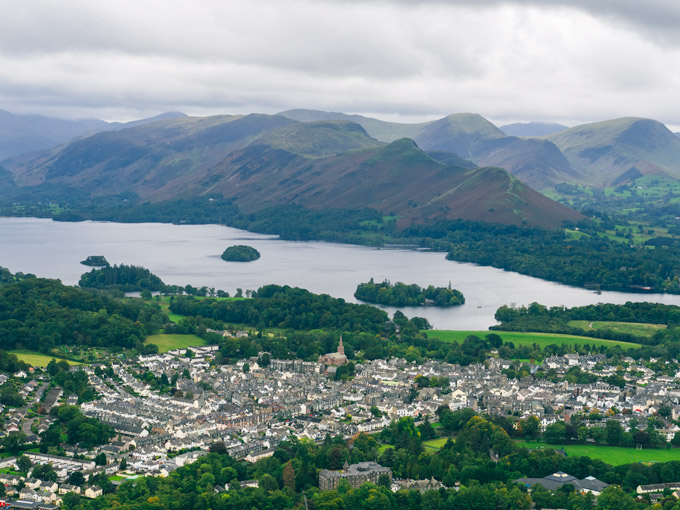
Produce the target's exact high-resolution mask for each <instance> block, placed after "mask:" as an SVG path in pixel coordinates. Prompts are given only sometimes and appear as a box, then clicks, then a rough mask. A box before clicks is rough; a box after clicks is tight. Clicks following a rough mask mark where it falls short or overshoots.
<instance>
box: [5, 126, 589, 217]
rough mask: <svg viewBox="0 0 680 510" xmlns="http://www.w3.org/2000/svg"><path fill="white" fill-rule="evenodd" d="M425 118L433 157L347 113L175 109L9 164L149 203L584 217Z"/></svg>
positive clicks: (43, 178)
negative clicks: (313, 117)
mask: <svg viewBox="0 0 680 510" xmlns="http://www.w3.org/2000/svg"><path fill="white" fill-rule="evenodd" d="M474 120H475V122H478V123H479V124H480V125H481V126H482V127H483V128H484V129H488V130H489V131H490V132H489V133H487V136H486V137H485V138H484V137H481V135H479V136H480V137H481V138H484V143H488V140H489V139H490V138H492V135H496V133H495V131H493V130H491V128H489V127H488V126H486V125H485V122H486V121H484V120H483V119H481V117H479V119H474ZM430 126H431V127H432V130H431V131H428V132H427V134H428V136H429V137H430V138H429V140H430V145H431V146H433V147H434V150H435V152H433V156H434V157H430V156H429V155H428V154H427V153H426V152H425V151H423V150H422V149H421V148H419V146H418V145H417V144H416V142H414V141H413V140H410V139H405V138H400V139H398V140H396V141H393V142H392V143H389V144H387V145H385V144H384V143H383V142H380V141H378V140H376V139H374V138H371V137H370V136H369V134H370V133H367V131H366V129H365V128H363V127H362V126H360V125H359V124H356V123H354V122H351V121H348V120H321V121H315V122H297V121H295V120H292V119H289V118H286V117H284V116H281V115H255V114H253V115H246V116H217V117H207V118H191V117H188V118H176V119H170V120H163V121H158V122H155V123H152V124H146V125H142V126H136V127H132V128H128V129H123V130H119V131H110V132H102V133H98V134H95V135H92V136H89V137H86V138H82V139H79V140H76V141H75V142H73V143H71V144H67V145H65V146H62V147H59V148H57V149H55V150H52V151H48V152H46V153H44V154H41V155H39V156H27V157H20V158H14V159H13V160H9V161H8V162H7V166H8V169H9V170H10V171H11V172H12V173H13V175H14V180H15V182H16V184H18V185H20V186H40V187H42V188H43V189H44V188H46V187H47V188H49V187H53V188H55V189H56V188H57V187H61V188H62V189H64V188H69V189H72V190H74V191H77V192H80V193H86V194H88V195H91V196H103V195H111V194H117V193H123V192H133V193H135V194H137V195H138V196H140V197H141V198H142V199H143V200H151V201H161V200H168V199H175V198H178V197H190V196H199V195H205V194H211V195H212V194H221V195H222V196H224V197H225V198H232V199H233V200H234V201H235V203H236V204H237V205H238V206H239V208H240V209H241V210H242V211H245V212H248V211H255V210H258V209H261V208H264V207H266V206H269V205H278V204H288V203H297V204H299V205H303V206H305V207H308V208H347V209H361V208H364V207H370V208H375V209H377V210H379V211H382V212H384V213H385V214H390V215H392V214H394V215H398V216H400V217H401V220H400V221H401V224H402V225H407V224H411V223H416V222H429V221H436V220H439V219H456V218H464V219H471V220H481V221H490V222H500V223H508V224H522V223H527V224H530V225H539V226H545V227H558V226H561V224H562V222H563V221H564V220H568V221H577V220H579V219H580V218H581V215H580V214H578V213H576V212H575V211H573V210H571V209H568V208H566V207H564V206H562V205H560V204H557V203H556V202H553V201H552V200H550V199H548V198H546V197H544V196H543V195H541V194H539V193H537V192H536V191H534V190H533V189H531V188H529V187H528V186H526V185H524V184H522V183H521V182H520V181H519V180H517V179H516V178H514V177H513V176H511V175H509V174H508V173H507V172H506V171H505V170H502V169H500V168H495V167H485V168H477V167H475V166H474V165H472V164H471V163H470V162H469V161H466V160H464V159H461V158H460V157H459V156H456V155H455V154H453V153H452V152H450V151H446V150H443V151H442V150H439V151H438V152H436V149H446V148H447V147H448V146H447V145H446V143H445V140H444V139H442V140H443V141H442V143H437V140H438V136H439V134H440V130H439V128H437V126H436V125H435V124H434V123H431V124H430ZM445 128H446V129H448V130H449V131H454V130H455V129H458V133H459V134H460V136H459V139H460V141H461V145H460V146H461V147H462V146H463V144H464V143H467V144H468V145H469V146H474V144H475V137H476V136H478V135H477V133H478V131H479V130H480V129H479V128H478V127H477V126H472V127H470V128H469V130H468V131H470V132H467V131H465V129H463V128H461V127H460V123H459V124H458V125H456V124H455V123H451V122H448V123H447V124H446V126H445ZM493 129H494V130H495V129H496V128H495V127H494V128H493ZM496 131H497V130H496ZM497 136H498V138H499V139H501V140H503V139H504V138H506V137H505V136H504V135H503V134H502V133H501V134H500V135H497ZM536 143H539V144H543V143H545V142H543V141H537V142H536ZM442 161H443V162H442Z"/></svg>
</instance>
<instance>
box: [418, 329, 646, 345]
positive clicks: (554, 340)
mask: <svg viewBox="0 0 680 510" xmlns="http://www.w3.org/2000/svg"><path fill="white" fill-rule="evenodd" d="M425 333H426V334H427V336H428V337H429V338H439V339H440V340H443V341H445V342H462V341H463V340H465V337H467V336H468V335H476V336H478V337H479V338H484V337H485V336H486V335H488V334H489V333H496V334H497V335H498V336H500V337H501V338H502V339H503V341H504V342H512V343H513V344H515V346H518V345H533V344H537V345H538V346H539V347H541V348H545V347H547V346H548V345H551V344H556V345H562V344H566V345H584V344H588V345H591V346H598V347H599V346H600V345H606V346H607V347H613V346H615V345H619V346H621V347H622V348H624V349H630V348H637V347H640V344H635V343H630V342H619V341H616V340H601V339H599V338H590V337H587V336H576V335H563V334H558V333H525V332H518V331H451V330H443V329H433V330H431V331H426V332H425Z"/></svg>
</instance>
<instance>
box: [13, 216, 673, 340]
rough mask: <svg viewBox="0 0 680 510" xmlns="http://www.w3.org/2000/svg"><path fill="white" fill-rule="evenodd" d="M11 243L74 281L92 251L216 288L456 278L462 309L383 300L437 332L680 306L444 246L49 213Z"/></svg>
mask: <svg viewBox="0 0 680 510" xmlns="http://www.w3.org/2000/svg"><path fill="white" fill-rule="evenodd" d="M0 235H2V236H3V237H2V238H3V240H4V241H5V246H8V247H11V249H5V250H2V251H1V252H0V266H4V267H8V268H9V269H10V270H11V271H12V272H17V271H21V272H24V273H33V274H36V275H38V276H44V277H48V278H59V279H60V280H62V281H63V282H64V283H66V284H69V285H75V284H77V282H78V280H79V278H80V275H81V274H82V273H83V272H85V271H83V269H85V268H84V267H83V266H82V265H81V264H80V261H81V260H83V257H85V256H87V255H90V254H92V253H98V254H102V255H104V256H106V258H107V260H108V261H109V262H110V263H111V264H121V263H125V264H134V265H140V266H143V267H146V268H148V269H149V270H151V271H152V272H153V273H154V274H157V275H158V276H159V277H160V278H161V279H163V281H165V282H166V283H168V284H175V285H187V284H190V285H193V286H199V287H200V286H203V285H206V286H208V287H214V288H216V289H222V290H225V291H227V292H229V293H230V294H232V295H233V293H234V292H235V291H236V289H237V288H242V289H243V290H244V291H245V290H246V289H253V290H254V289H257V288H258V287H260V286H262V285H266V284H270V283H273V284H279V285H291V286H297V287H303V288H306V289H308V290H310V291H311V292H315V293H326V294H330V295H332V296H334V297H339V298H343V299H345V300H346V301H348V302H358V300H356V299H355V298H354V297H353V294H354V291H355V290H356V286H357V284H359V283H360V282H362V281H368V280H370V278H375V280H376V281H383V280H385V279H388V280H391V281H409V282H414V283H418V284H419V285H422V286H425V285H430V284H431V285H434V286H435V287H442V286H446V285H448V283H449V282H451V285H452V287H453V288H456V289H459V290H460V291H461V292H462V293H463V295H464V296H465V297H466V304H464V305H461V306H459V307H452V308H453V309H452V308H445V309H438V308H439V307H401V308H395V307H383V306H381V307H380V308H382V309H384V310H386V311H388V313H390V314H392V313H394V311H396V310H397V309H399V310H401V311H402V312H403V313H404V314H406V315H407V316H409V317H413V316H419V317H425V318H427V319H428V320H429V321H430V323H431V324H432V325H433V326H434V327H435V328H437V329H456V330H486V329H487V328H488V327H490V326H492V325H495V324H497V322H496V321H495V319H494V317H493V316H494V314H495V312H496V310H497V309H498V308H499V307H500V306H502V305H508V306H512V305H513V304H514V305H516V306H522V305H528V304H530V303H532V302H534V301H536V302H540V303H541V304H544V305H546V306H557V305H564V306H578V305H585V304H594V303H597V302H609V303H624V302H626V301H653V302H659V303H664V304H678V305H680V296H678V295H673V294H636V293H624V292H613V291H602V294H596V293H595V292H593V291H591V290H587V289H582V288H579V287H573V286H568V285H564V284H560V283H556V282H550V281H547V280H541V279H539V278H535V277H531V276H526V275H521V274H519V273H516V272H512V271H507V270H504V269H500V268H494V267H490V266H481V265H478V264H474V263H465V262H456V261H451V260H446V258H445V256H443V254H444V252H437V251H432V250H428V249H420V247H413V246H412V245H411V246H398V247H397V246H392V245H390V246H389V247H382V248H376V247H370V246H364V245H357V244H349V243H334V242H333V243H332V242H328V241H287V240H283V239H280V237H279V236H277V235H272V234H259V233H255V232H250V231H246V230H239V229H235V228H233V227H227V226H223V225H217V224H202V225H194V224H171V223H149V222H147V223H118V222H109V221H93V220H86V221H82V222H58V221H54V220H52V219H49V218H31V217H3V218H0ZM244 241H246V242H247V243H248V244H252V245H253V246H254V247H255V248H257V249H258V250H259V251H260V252H261V253H262V258H261V259H259V260H256V261H253V262H250V263H249V264H246V265H245V266H247V267H245V266H243V265H238V267H236V268H234V267H225V266H229V265H228V264H225V263H224V261H222V260H221V259H220V254H221V253H222V252H223V250H224V246H225V245H227V244H228V243H232V244H234V243H240V242H244Z"/></svg>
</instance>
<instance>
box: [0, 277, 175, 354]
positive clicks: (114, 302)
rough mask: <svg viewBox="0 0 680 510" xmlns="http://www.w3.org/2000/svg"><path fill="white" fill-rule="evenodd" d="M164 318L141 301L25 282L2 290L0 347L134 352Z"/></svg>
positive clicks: (53, 282) (38, 280)
mask: <svg viewBox="0 0 680 510" xmlns="http://www.w3.org/2000/svg"><path fill="white" fill-rule="evenodd" d="M166 320H167V318H166V317H165V316H164V314H163V313H162V312H161V311H160V309H159V308H158V307H157V306H156V307H154V306H151V305H149V304H147V303H145V302H143V301H141V300H126V301H123V300H118V299H114V298H112V297H110V296H108V295H106V294H103V293H99V292H95V291H91V290H85V289H78V288H74V287H68V286H66V285H62V284H61V282H59V281H58V280H48V279H44V278H25V279H22V280H20V281H17V282H13V283H4V284H2V285H0V348H2V349H30V350H35V351H39V352H44V353H49V352H50V350H51V349H52V348H53V347H56V346H59V345H80V346H98V347H112V348H121V347H124V348H134V347H135V346H138V345H141V344H142V342H144V339H145V338H146V336H147V335H149V334H151V333H153V332H155V331H158V330H159V329H160V328H161V327H162V325H163V324H164V323H165V322H166Z"/></svg>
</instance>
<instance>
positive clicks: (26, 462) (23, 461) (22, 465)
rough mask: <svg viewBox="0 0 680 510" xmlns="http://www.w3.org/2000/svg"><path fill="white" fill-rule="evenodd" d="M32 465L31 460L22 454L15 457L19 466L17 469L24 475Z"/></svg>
mask: <svg viewBox="0 0 680 510" xmlns="http://www.w3.org/2000/svg"><path fill="white" fill-rule="evenodd" d="M32 465H33V463H32V462H31V460H30V459H29V458H28V457H26V456H25V455H22V456H21V457H19V458H18V459H17V467H18V468H19V471H20V472H21V473H23V474H24V475H26V474H28V470H29V469H31V466H32Z"/></svg>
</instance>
